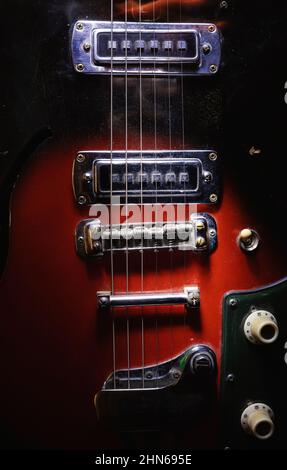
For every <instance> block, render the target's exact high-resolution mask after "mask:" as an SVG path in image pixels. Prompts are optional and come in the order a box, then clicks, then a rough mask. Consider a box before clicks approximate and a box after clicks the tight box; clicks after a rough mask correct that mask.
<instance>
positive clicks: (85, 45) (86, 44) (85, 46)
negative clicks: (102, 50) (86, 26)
mask: <svg viewBox="0 0 287 470" xmlns="http://www.w3.org/2000/svg"><path fill="white" fill-rule="evenodd" d="M83 49H84V51H85V52H89V51H90V50H91V44H89V43H88V42H85V43H84V45H83Z"/></svg>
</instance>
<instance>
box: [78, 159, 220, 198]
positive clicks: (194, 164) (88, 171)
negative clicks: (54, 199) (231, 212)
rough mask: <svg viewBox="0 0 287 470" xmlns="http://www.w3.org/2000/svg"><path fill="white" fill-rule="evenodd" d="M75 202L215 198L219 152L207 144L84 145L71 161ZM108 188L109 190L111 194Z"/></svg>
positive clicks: (218, 182) (217, 185)
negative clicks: (158, 147) (153, 147)
mask: <svg viewBox="0 0 287 470" xmlns="http://www.w3.org/2000/svg"><path fill="white" fill-rule="evenodd" d="M73 173H74V176H73V180H74V193H75V197H76V199H77V201H78V203H79V204H81V205H85V204H95V203H98V202H100V203H106V204H109V203H110V201H111V196H114V197H119V198H121V203H122V204H128V203H155V202H158V203H163V202H167V203H172V204H176V203H194V204H200V203H202V204H206V203H216V202H217V201H218V200H219V197H220V175H219V156H218V154H217V153H216V152H214V151H211V150H186V151H171V152H170V151H157V152H155V151H154V152H152V151H143V152H139V151H137V152H136V151H128V152H123V151H114V152H112V153H111V152H101V151H87V152H79V154H78V155H77V157H76V159H75V163H74V170H73ZM111 193H112V194H111Z"/></svg>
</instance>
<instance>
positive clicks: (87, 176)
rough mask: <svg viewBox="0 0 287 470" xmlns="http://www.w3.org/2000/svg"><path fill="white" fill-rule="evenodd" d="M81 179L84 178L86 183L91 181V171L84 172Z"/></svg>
mask: <svg viewBox="0 0 287 470" xmlns="http://www.w3.org/2000/svg"><path fill="white" fill-rule="evenodd" d="M83 180H84V181H85V182H86V183H91V181H92V180H93V178H92V175H91V173H85V174H84V175H83Z"/></svg>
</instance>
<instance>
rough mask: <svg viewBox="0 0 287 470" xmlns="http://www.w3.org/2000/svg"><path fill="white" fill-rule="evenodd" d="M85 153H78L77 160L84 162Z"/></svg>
mask: <svg viewBox="0 0 287 470" xmlns="http://www.w3.org/2000/svg"><path fill="white" fill-rule="evenodd" d="M85 158H86V157H85V155H83V154H82V153H79V155H77V162H78V163H83V162H84V161H85Z"/></svg>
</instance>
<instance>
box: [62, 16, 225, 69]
mask: <svg viewBox="0 0 287 470" xmlns="http://www.w3.org/2000/svg"><path fill="white" fill-rule="evenodd" d="M79 26H80V27H79ZM84 44H91V45H92V47H91V48H90V50H87V49H85V48H84ZM206 44H208V46H209V48H208V51H207V49H206ZM71 49H72V57H73V63H74V67H75V70H77V71H78V72H81V73H92V74H109V73H111V66H112V71H113V73H114V74H119V75H123V74H124V73H128V74H132V75H138V74H139V73H142V74H144V75H151V74H152V75H166V74H169V75H181V74H183V75H210V74H213V73H215V72H216V71H217V70H218V68H219V65H220V57H221V38H220V33H219V31H218V29H217V27H216V26H215V25H214V24H209V23H202V24H200V23H182V24H180V23H150V22H142V23H132V22H128V23H124V22H118V21H114V22H113V23H111V22H109V21H86V20H83V21H82V20H81V21H80V22H77V23H76V24H75V26H74V30H73V35H72V47H71ZM87 52H90V53H87ZM79 64H82V66H83V68H82V69H79ZM111 64H112V65H111ZM212 67H213V69H212Z"/></svg>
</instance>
